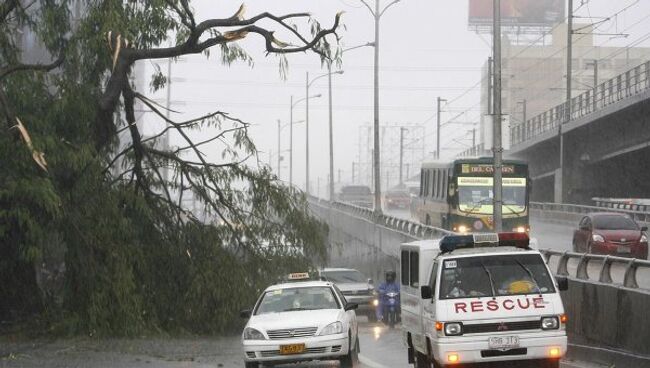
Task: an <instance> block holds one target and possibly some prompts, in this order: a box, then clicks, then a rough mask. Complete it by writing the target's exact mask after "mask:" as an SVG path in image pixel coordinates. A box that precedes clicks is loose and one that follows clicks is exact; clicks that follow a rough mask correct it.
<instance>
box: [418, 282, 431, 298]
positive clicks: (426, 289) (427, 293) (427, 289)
mask: <svg viewBox="0 0 650 368" xmlns="http://www.w3.org/2000/svg"><path fill="white" fill-rule="evenodd" d="M420 296H421V297H422V299H424V300H427V299H431V298H433V292H432V290H431V286H429V285H426V286H422V287H421V288H420Z"/></svg>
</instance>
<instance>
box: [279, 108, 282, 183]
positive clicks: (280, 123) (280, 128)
mask: <svg viewBox="0 0 650 368" xmlns="http://www.w3.org/2000/svg"><path fill="white" fill-rule="evenodd" d="M281 130H282V122H281V121H280V119H278V179H280V165H281V162H282V148H281V147H280V131H281Z"/></svg>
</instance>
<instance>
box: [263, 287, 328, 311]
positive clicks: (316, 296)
mask: <svg viewBox="0 0 650 368" xmlns="http://www.w3.org/2000/svg"><path fill="white" fill-rule="evenodd" d="M339 308H340V306H339V303H338V301H337V300H336V297H335V296H334V293H333V291H332V289H331V288H329V287H326V286H318V287H296V288H287V289H279V290H272V291H267V292H266V293H264V296H263V297H262V300H261V301H260V303H259V305H258V307H257V310H256V311H255V314H256V315H259V314H265V313H280V312H291V311H301V310H317V309H339Z"/></svg>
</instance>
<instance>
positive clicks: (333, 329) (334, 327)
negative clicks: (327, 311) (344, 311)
mask: <svg viewBox="0 0 650 368" xmlns="http://www.w3.org/2000/svg"><path fill="white" fill-rule="evenodd" d="M341 333H343V323H341V322H334V323H330V324H329V325H327V326H325V328H323V331H321V332H320V335H321V336H324V335H336V334H341Z"/></svg>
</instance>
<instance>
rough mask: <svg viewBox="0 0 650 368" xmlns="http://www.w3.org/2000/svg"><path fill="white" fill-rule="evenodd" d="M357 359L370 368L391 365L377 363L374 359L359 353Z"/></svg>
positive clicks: (383, 367)
mask: <svg viewBox="0 0 650 368" xmlns="http://www.w3.org/2000/svg"><path fill="white" fill-rule="evenodd" d="M359 361H360V362H361V363H362V364H364V365H367V366H368V367H370V368H391V367H388V366H385V365H382V364H379V363H377V362H375V361H374V360H372V359H370V358H366V357H365V356H364V355H363V354H359Z"/></svg>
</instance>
